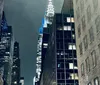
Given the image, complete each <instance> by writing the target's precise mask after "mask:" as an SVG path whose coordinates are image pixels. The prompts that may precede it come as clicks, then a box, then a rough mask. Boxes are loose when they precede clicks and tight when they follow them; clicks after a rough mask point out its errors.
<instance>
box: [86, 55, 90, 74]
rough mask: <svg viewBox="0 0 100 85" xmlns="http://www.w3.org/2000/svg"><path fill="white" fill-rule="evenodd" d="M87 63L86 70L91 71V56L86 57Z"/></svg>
mask: <svg viewBox="0 0 100 85" xmlns="http://www.w3.org/2000/svg"><path fill="white" fill-rule="evenodd" d="M85 63H86V71H87V72H89V71H90V62H89V57H87V58H86V60H85Z"/></svg>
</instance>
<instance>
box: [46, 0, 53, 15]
mask: <svg viewBox="0 0 100 85" xmlns="http://www.w3.org/2000/svg"><path fill="white" fill-rule="evenodd" d="M46 16H47V17H53V16H54V6H53V1H52V0H48V5H47V11H46Z"/></svg>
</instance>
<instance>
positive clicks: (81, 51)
mask: <svg viewBox="0 0 100 85" xmlns="http://www.w3.org/2000/svg"><path fill="white" fill-rule="evenodd" d="M79 50H80V55H81V54H83V49H82V43H80V45H79Z"/></svg>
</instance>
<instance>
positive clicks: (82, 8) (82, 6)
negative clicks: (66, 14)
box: [80, 0, 84, 13]
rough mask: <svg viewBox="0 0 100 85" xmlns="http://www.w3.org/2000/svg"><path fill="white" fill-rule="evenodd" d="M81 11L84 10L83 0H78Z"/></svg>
mask: <svg viewBox="0 0 100 85" xmlns="http://www.w3.org/2000/svg"><path fill="white" fill-rule="evenodd" d="M80 9H81V13H82V12H83V11H84V0H80Z"/></svg>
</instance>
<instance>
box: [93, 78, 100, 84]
mask: <svg viewBox="0 0 100 85" xmlns="http://www.w3.org/2000/svg"><path fill="white" fill-rule="evenodd" d="M94 85H99V79H98V77H97V78H95V79H94Z"/></svg>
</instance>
